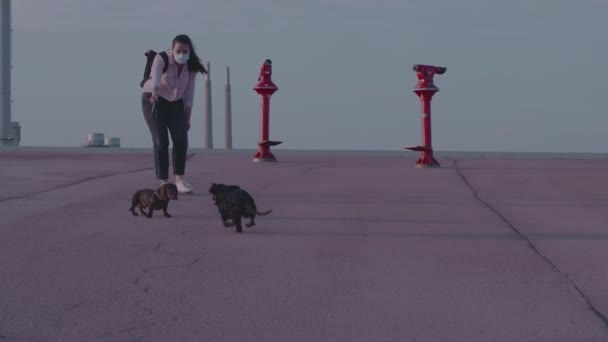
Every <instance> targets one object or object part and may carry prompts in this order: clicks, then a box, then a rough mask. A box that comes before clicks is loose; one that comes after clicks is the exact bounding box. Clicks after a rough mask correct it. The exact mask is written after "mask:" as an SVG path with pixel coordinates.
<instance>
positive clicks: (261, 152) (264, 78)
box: [253, 59, 281, 162]
mask: <svg viewBox="0 0 608 342" xmlns="http://www.w3.org/2000/svg"><path fill="white" fill-rule="evenodd" d="M253 90H255V91H256V92H257V93H258V94H260V96H261V97H262V116H261V122H260V142H259V143H258V152H257V153H256V154H255V157H254V158H253V161H254V162H268V161H270V162H273V161H277V158H276V157H275V156H274V155H273V154H272V153H271V152H270V146H276V145H279V144H280V143H281V141H272V140H270V138H269V135H270V133H269V132H270V97H271V96H272V94H274V93H275V92H276V91H277V90H279V88H278V87H277V86H276V85H275V84H274V83H273V82H272V61H271V60H270V59H267V60H265V61H264V64H262V68H261V69H260V76H259V77H258V84H256V86H255V87H254V88H253Z"/></svg>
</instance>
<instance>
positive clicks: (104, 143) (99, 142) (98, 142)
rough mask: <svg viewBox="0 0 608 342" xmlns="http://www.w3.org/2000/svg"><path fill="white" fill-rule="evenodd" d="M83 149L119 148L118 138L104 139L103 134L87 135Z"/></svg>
mask: <svg viewBox="0 0 608 342" xmlns="http://www.w3.org/2000/svg"><path fill="white" fill-rule="evenodd" d="M83 146H84V147H114V148H118V147H120V138H114V137H105V134H103V133H89V134H88V135H87V141H86V142H85V143H84V145H83Z"/></svg>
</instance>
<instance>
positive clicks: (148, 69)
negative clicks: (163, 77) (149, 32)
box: [139, 50, 169, 88]
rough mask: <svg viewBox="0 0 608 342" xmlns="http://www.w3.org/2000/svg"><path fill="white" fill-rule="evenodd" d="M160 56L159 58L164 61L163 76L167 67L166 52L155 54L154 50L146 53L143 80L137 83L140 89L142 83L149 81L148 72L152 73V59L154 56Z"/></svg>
mask: <svg viewBox="0 0 608 342" xmlns="http://www.w3.org/2000/svg"><path fill="white" fill-rule="evenodd" d="M157 54H158V55H160V57H161V58H162V59H163V61H165V66H164V67H163V74H164V73H165V72H166V71H167V67H168V66H169V56H167V52H166V51H161V52H158V53H157V52H156V51H154V50H148V51H146V53H145V55H146V68H145V69H144V79H143V80H142V81H141V82H140V83H139V86H140V87H142V88H143V87H144V83H146V81H147V80H149V79H150V72H151V71H152V62H154V57H156V55H157Z"/></svg>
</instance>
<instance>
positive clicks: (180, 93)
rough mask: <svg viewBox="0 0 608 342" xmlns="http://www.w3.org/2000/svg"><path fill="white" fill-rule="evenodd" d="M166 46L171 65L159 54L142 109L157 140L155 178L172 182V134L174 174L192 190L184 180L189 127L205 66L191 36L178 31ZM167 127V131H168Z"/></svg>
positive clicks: (180, 184) (183, 186) (184, 188)
mask: <svg viewBox="0 0 608 342" xmlns="http://www.w3.org/2000/svg"><path fill="white" fill-rule="evenodd" d="M171 46H172V48H171V50H167V57H168V66H167V69H166V71H165V72H164V73H163V72H162V71H163V67H164V66H165V62H164V60H163V58H162V57H161V56H160V54H157V55H156V57H155V58H154V61H153V62H152V69H151V71H150V79H148V80H147V81H146V82H145V83H144V86H143V94H142V102H141V104H142V110H143V113H144V118H145V119H146V123H147V124H148V128H149V129H150V134H151V135H152V142H153V144H154V164H155V168H156V178H157V179H159V180H160V181H161V185H162V184H166V183H168V182H169V134H168V133H170V134H171V140H172V141H173V153H172V161H173V174H174V175H175V185H176V186H177V189H178V191H179V192H181V193H191V192H192V186H191V185H190V184H188V183H187V182H186V181H185V180H184V173H185V171H186V170H185V169H186V151H187V149H188V130H189V129H190V116H191V114H192V103H193V99H194V85H195V83H196V74H197V73H198V72H201V73H206V72H207V71H206V70H205V67H204V66H203V64H202V63H201V61H200V59H199V57H198V56H197V54H196V52H195V51H194V46H193V45H192V41H191V40H190V37H188V36H187V35H184V34H182V35H178V36H176V37H175V38H174V39H173V43H172V45H171ZM167 131H168V132H167Z"/></svg>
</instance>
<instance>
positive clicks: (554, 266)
mask: <svg viewBox="0 0 608 342" xmlns="http://www.w3.org/2000/svg"><path fill="white" fill-rule="evenodd" d="M453 161H454V168H455V170H456V173H457V174H458V175H459V176H460V178H461V179H462V181H463V182H464V184H465V185H466V186H467V187H468V188H469V190H471V191H472V192H473V197H474V198H475V199H476V200H477V201H478V202H479V203H481V204H482V205H483V206H485V207H486V208H488V209H489V210H490V211H491V212H493V213H494V214H495V215H496V216H498V218H499V219H500V220H501V221H502V222H503V223H505V224H506V225H507V227H509V228H510V229H511V230H512V231H513V232H514V233H515V234H517V235H518V236H519V237H520V238H521V239H522V240H524V241H526V244H527V245H528V247H529V248H530V249H531V250H532V251H533V252H534V253H535V254H536V255H538V256H539V257H540V258H541V259H543V260H544V261H545V262H546V263H547V264H549V266H550V267H551V268H552V269H553V270H554V271H555V272H557V273H559V274H560V275H562V276H563V277H564V278H565V279H566V281H567V282H568V283H570V284H571V285H572V286H573V288H574V289H575V290H576V292H578V294H579V295H580V296H581V297H582V298H583V300H584V301H585V303H587V306H588V307H589V308H590V309H591V311H592V312H593V313H594V314H595V315H596V316H597V317H598V318H599V319H600V320H601V321H602V322H603V323H604V326H605V327H606V328H608V317H606V316H605V315H604V314H603V313H602V312H600V310H599V309H598V308H597V307H596V306H595V305H593V303H591V300H590V299H589V297H588V296H587V295H586V294H585V292H583V290H582V289H581V288H580V287H579V286H578V285H577V284H576V282H575V281H574V279H572V278H571V277H570V276H569V275H567V274H566V273H564V272H563V271H562V270H561V269H560V268H559V267H558V266H557V264H556V263H555V262H553V260H551V259H549V257H547V256H545V255H544V254H543V253H542V252H541V251H540V250H539V249H538V248H537V247H536V246H535V245H534V243H533V242H532V240H530V239H529V238H528V237H527V236H526V235H525V234H523V233H522V232H521V231H520V230H519V229H518V228H517V227H516V226H515V225H514V224H512V223H511V222H510V221H509V220H508V219H507V218H506V217H505V216H504V215H503V214H501V213H500V211H498V209H496V208H494V206H492V205H491V204H490V203H488V202H486V201H484V200H483V199H482V198H481V197H480V196H479V194H478V193H477V190H475V188H474V187H473V185H472V184H471V183H470V182H469V180H468V179H467V177H466V176H465V175H464V173H463V172H462V169H461V168H460V167H459V166H458V160H456V159H453Z"/></svg>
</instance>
